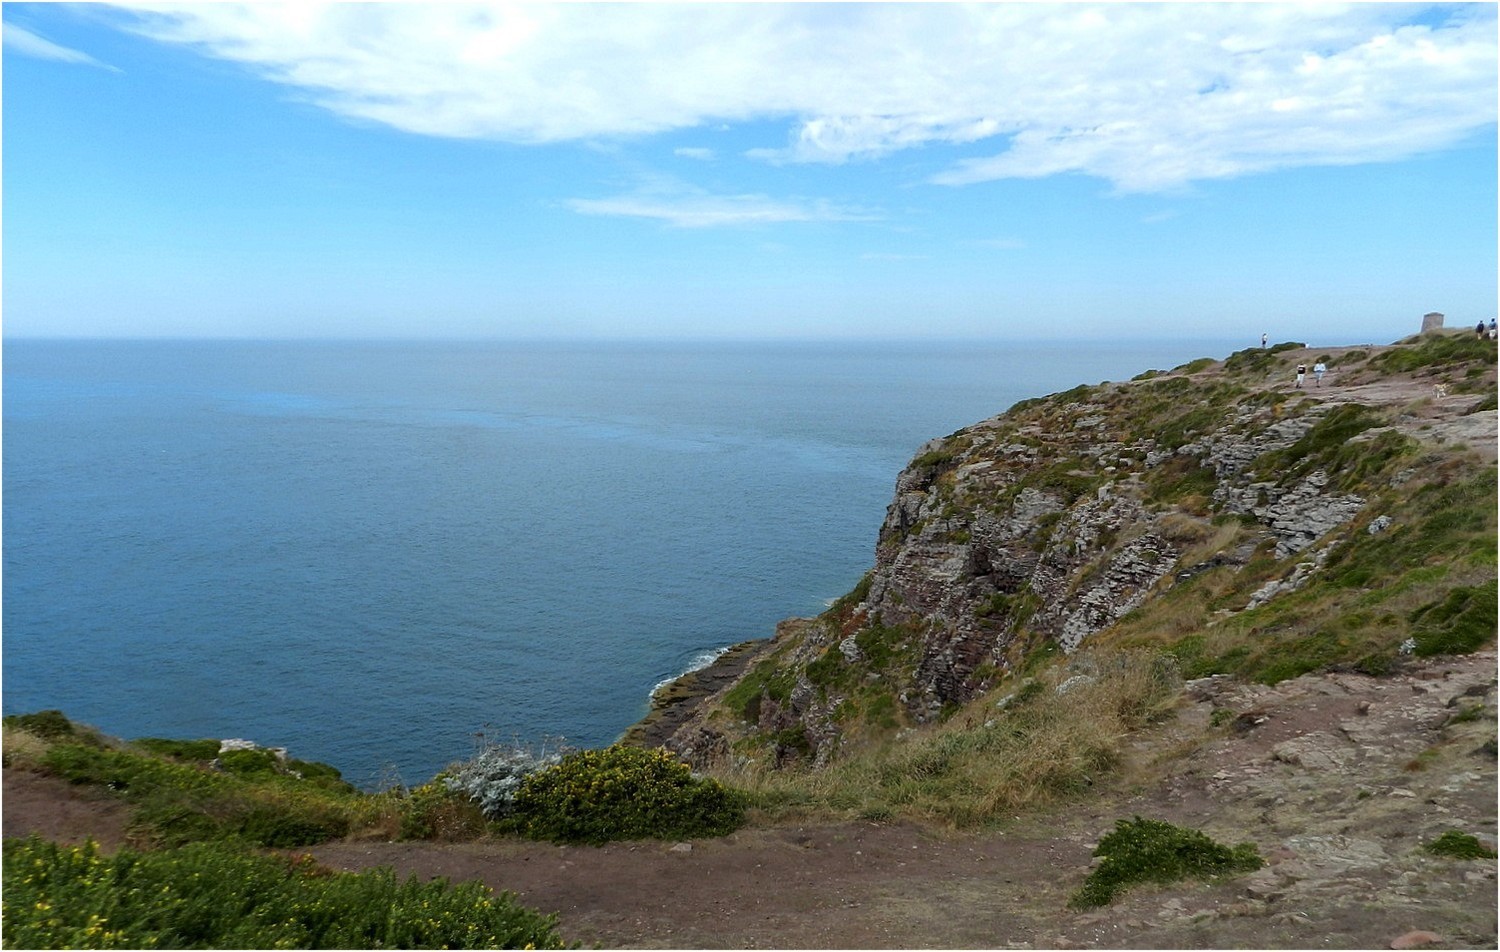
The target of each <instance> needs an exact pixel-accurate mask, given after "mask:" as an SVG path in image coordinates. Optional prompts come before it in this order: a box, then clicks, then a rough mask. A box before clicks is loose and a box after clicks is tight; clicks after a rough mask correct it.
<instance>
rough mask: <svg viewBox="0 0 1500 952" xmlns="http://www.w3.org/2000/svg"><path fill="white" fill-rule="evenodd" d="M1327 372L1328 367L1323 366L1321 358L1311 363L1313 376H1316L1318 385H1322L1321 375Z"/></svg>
mask: <svg viewBox="0 0 1500 952" xmlns="http://www.w3.org/2000/svg"><path fill="white" fill-rule="evenodd" d="M1327 372H1328V368H1327V367H1326V366H1324V364H1323V362H1322V361H1321V360H1320V361H1318V362H1317V363H1315V364H1313V376H1314V377H1315V378H1317V381H1318V386H1320V387H1321V386H1323V375H1324V374H1326V373H1327Z"/></svg>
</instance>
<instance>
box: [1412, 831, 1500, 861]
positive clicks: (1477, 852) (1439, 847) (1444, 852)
mask: <svg viewBox="0 0 1500 952" xmlns="http://www.w3.org/2000/svg"><path fill="white" fill-rule="evenodd" d="M1422 848H1423V849H1425V850H1426V851H1427V852H1429V853H1432V854H1433V855H1435V856H1447V857H1449V858H1451V859H1494V858H1495V851H1494V850H1492V849H1488V848H1487V847H1486V846H1485V845H1484V844H1483V843H1481V842H1479V838H1478V837H1476V836H1472V835H1470V834H1468V833H1460V832H1459V831H1457V830H1448V831H1447V832H1445V833H1443V835H1442V836H1439V837H1438V838H1437V839H1435V840H1433V841H1432V842H1431V843H1428V844H1426V845H1425V846H1423V847H1422Z"/></svg>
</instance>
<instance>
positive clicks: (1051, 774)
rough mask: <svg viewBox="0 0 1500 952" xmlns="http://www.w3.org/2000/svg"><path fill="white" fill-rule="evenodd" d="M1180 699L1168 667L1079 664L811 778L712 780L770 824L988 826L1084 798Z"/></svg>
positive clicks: (758, 767) (1140, 659) (1106, 658)
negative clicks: (802, 816) (811, 819)
mask: <svg viewBox="0 0 1500 952" xmlns="http://www.w3.org/2000/svg"><path fill="white" fill-rule="evenodd" d="M1082 672H1091V673H1082ZM1069 680H1071V681H1072V684H1071V685H1069V686H1068V687H1066V688H1064V685H1065V684H1067V683H1068V681H1069ZM1059 688H1063V690H1059ZM1179 688H1180V679H1179V678H1178V675H1177V669H1176V666H1175V664H1173V662H1172V660H1171V659H1170V658H1167V657H1164V656H1160V655H1156V656H1153V655H1150V654H1147V653H1130V654H1109V655H1101V656H1088V657H1082V658H1077V659H1075V660H1074V666H1073V670H1072V671H1069V669H1067V668H1062V667H1059V668H1052V669H1048V670H1047V671H1046V672H1045V674H1044V677H1043V678H1034V679H1030V680H1027V681H1024V682H1023V683H1021V684H1019V685H1008V686H1007V689H1003V690H1008V693H1002V691H1001V690H997V691H995V692H992V693H991V694H990V695H988V696H987V697H986V698H984V699H983V700H981V701H978V702H975V703H974V704H973V705H971V706H970V707H969V709H968V711H967V712H966V713H961V714H956V715H955V716H953V717H951V718H949V719H948V720H947V721H946V722H945V723H942V724H937V725H930V726H927V727H921V728H915V729H909V730H908V732H907V733H906V735H905V736H903V737H902V738H900V739H894V738H890V737H889V735H886V738H887V739H885V740H883V741H880V742H878V743H874V744H872V746H870V747H868V748H866V749H862V750H860V751H859V752H858V754H857V755H851V756H847V757H841V758H838V759H837V760H835V761H834V762H833V763H832V764H830V765H829V766H827V767H826V768H823V769H820V770H784V769H783V770H777V769H771V768H770V767H768V766H766V765H765V764H764V763H756V764H754V765H751V766H744V767H739V768H726V769H724V770H722V771H720V772H719V773H718V774H717V776H719V777H720V778H721V779H723V780H725V781H726V782H727V783H730V784H732V785H734V786H736V787H741V788H744V789H746V790H748V791H750V792H751V794H752V796H753V797H754V800H755V803H756V805H757V806H759V807H760V808H761V809H762V810H763V811H765V812H767V813H770V814H772V815H793V814H798V813H805V812H809V811H810V812H814V813H817V812H821V811H828V810H832V811H834V812H836V813H837V814H838V815H843V816H857V817H863V818H867V819H877V820H878V819H888V818H892V817H898V816H899V817H907V818H913V819H920V820H923V821H927V822H934V823H939V824H942V825H946V826H950V827H954V828H976V827H984V826H990V825H994V824H997V823H1002V822H1004V821H1005V820H1007V819H1010V818H1011V817H1013V816H1014V815H1015V813H1016V811H1017V810H1019V809H1026V808H1034V807H1039V806H1043V805H1048V804H1056V803H1058V802H1062V801H1066V800H1069V799H1076V798H1079V797H1081V796H1083V795H1085V794H1086V793H1087V792H1088V791H1089V789H1090V788H1092V787H1093V786H1094V784H1095V782H1096V780H1098V779H1102V778H1103V777H1104V776H1105V775H1106V774H1107V773H1108V771H1109V770H1110V769H1111V768H1112V767H1113V766H1114V765H1115V764H1116V763H1117V762H1118V760H1119V757H1120V750H1121V747H1120V745H1121V743H1122V741H1123V739H1124V738H1125V737H1126V735H1127V734H1128V733H1129V732H1130V731H1131V730H1133V729H1135V728H1139V727H1141V726H1143V725H1144V724H1147V723H1149V722H1150V721H1152V720H1154V719H1155V718H1157V717H1160V716H1163V715H1164V713H1165V712H1166V710H1167V709H1168V708H1170V706H1171V705H1172V704H1173V703H1175V699H1176V697H1177V693H1178V690H1179ZM1011 689H1013V690H1011Z"/></svg>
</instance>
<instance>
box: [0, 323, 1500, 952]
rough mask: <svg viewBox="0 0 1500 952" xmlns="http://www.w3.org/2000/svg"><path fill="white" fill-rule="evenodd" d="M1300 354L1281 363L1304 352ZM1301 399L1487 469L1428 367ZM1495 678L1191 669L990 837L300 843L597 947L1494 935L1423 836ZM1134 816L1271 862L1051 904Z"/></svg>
mask: <svg viewBox="0 0 1500 952" xmlns="http://www.w3.org/2000/svg"><path fill="white" fill-rule="evenodd" d="M1328 352H1330V351H1328V350H1326V349H1324V350H1320V351H1319V353H1328ZM1304 355H1305V356H1303V357H1299V356H1298V355H1297V354H1296V353H1293V354H1289V355H1287V357H1288V358H1289V359H1291V360H1292V361H1294V362H1295V361H1296V360H1298V359H1309V360H1310V358H1311V357H1313V356H1316V355H1315V354H1313V353H1312V352H1311V351H1307V352H1304ZM1288 385H1289V384H1288ZM1336 393H1337V394H1338V395H1337V396H1335V394H1336ZM1312 395H1314V396H1322V397H1324V398H1326V399H1346V398H1353V399H1357V400H1360V401H1362V402H1379V403H1388V404H1394V405H1399V406H1402V407H1408V408H1409V409H1410V413H1409V415H1408V419H1407V420H1406V421H1404V422H1403V424H1402V426H1403V428H1405V427H1408V426H1409V427H1410V432H1412V434H1413V435H1416V436H1419V438H1422V439H1427V440H1432V439H1436V438H1438V437H1439V436H1441V437H1442V438H1443V439H1448V438H1450V436H1449V435H1448V434H1449V433H1450V432H1451V433H1452V434H1454V435H1453V436H1452V437H1451V438H1454V439H1457V438H1459V437H1458V436H1457V434H1458V433H1460V432H1462V433H1463V437H1462V438H1463V439H1464V440H1465V441H1466V442H1470V443H1471V444H1474V445H1475V447H1476V449H1478V450H1479V451H1480V452H1481V454H1487V458H1489V459H1494V455H1495V414H1494V412H1493V411H1489V412H1487V413H1486V414H1474V415H1472V416H1482V417H1484V418H1485V419H1484V420H1481V421H1474V420H1466V419H1465V418H1464V417H1463V413H1464V410H1465V409H1466V408H1467V407H1469V406H1471V405H1472V404H1473V402H1474V401H1475V398H1474V397H1473V396H1472V395H1469V396H1446V395H1444V394H1442V393H1441V392H1439V391H1435V389H1434V385H1433V384H1432V382H1431V381H1429V380H1423V379H1408V380H1404V381H1394V382H1390V381H1388V382H1383V383H1380V384H1373V385H1369V388H1368V389H1366V390H1365V392H1357V388H1352V387H1351V388H1346V390H1345V391H1344V392H1339V391H1338V382H1337V375H1336V374H1335V375H1333V376H1332V377H1331V378H1330V379H1329V380H1325V382H1324V387H1323V388H1322V391H1318V390H1314V391H1313V392H1312ZM1495 682H1496V655H1495V653H1494V652H1493V651H1489V652H1484V653H1480V654H1476V655H1471V656H1467V657H1463V658H1453V659H1443V660H1439V661H1432V662H1422V663H1415V662H1414V663H1412V664H1411V665H1410V667H1409V668H1408V669H1407V670H1405V671H1403V672H1402V673H1400V674H1398V675H1395V676H1392V677H1386V678H1381V679H1374V678H1369V677H1365V676H1362V675H1355V674H1329V675H1309V676H1305V677H1302V678H1298V679H1295V680H1293V681H1287V682H1283V683H1282V684H1280V685H1277V686H1276V687H1274V688H1270V687H1263V686H1255V685H1242V684H1237V683H1235V682H1232V681H1229V680H1227V679H1205V680H1203V681H1200V682H1193V683H1191V684H1190V685H1189V692H1188V695H1187V697H1186V699H1185V700H1184V702H1183V705H1182V707H1181V708H1180V709H1179V711H1178V712H1177V715H1176V716H1175V717H1174V718H1172V719H1171V720H1170V721H1168V722H1166V723H1164V724H1163V725H1161V726H1160V727H1158V728H1157V729H1155V730H1153V731H1151V732H1149V733H1147V734H1145V735H1143V736H1141V737H1140V738H1138V739H1136V740H1135V741H1133V746H1132V747H1131V749H1130V750H1129V752H1128V757H1127V760H1128V762H1127V764H1126V765H1125V767H1124V769H1123V770H1122V771H1121V774H1120V776H1121V779H1120V780H1119V781H1118V782H1117V783H1115V784H1114V785H1113V786H1112V787H1111V788H1109V789H1101V790H1099V791H1098V792H1097V793H1096V794H1095V795H1094V796H1093V797H1092V798H1090V799H1088V800H1085V801H1082V802H1077V803H1073V804H1068V805H1066V806H1063V807H1059V808H1058V809H1057V810H1055V811H1053V812H1052V813H1051V814H1049V815H1043V816H1037V815H1029V816H1026V817H1018V818H1017V819H1016V820H1015V821H1013V822H1012V823H1011V824H1009V825H1007V826H1006V827H1005V828H1003V829H999V830H988V831H984V832H968V833H958V832H951V831H942V830H930V829H924V828H921V827H919V826H915V825H911V824H905V823H885V824H876V823H870V822H860V821H848V822H830V823H819V824H805V825H795V824H793V825H787V824H785V823H779V824H778V823H771V822H768V821H765V820H764V819H760V820H755V821H753V822H752V823H751V824H750V825H749V826H748V827H746V828H745V829H743V830H741V831H739V832H737V833H735V834H733V835H731V836H728V837H725V838H723V839H719V840H709V841H696V842H692V843H679V844H674V843H667V842H654V841H653V842H638V843H619V844H612V845H609V846H605V847H599V848H595V847H561V846H554V845H547V844H538V843H530V842H522V841H516V840H481V841H477V842H471V843H455V844H444V843H432V842H407V843H387V842H371V841H348V842H340V843H332V844H326V845H324V846H321V847H318V848H316V849H315V850H313V853H314V855H316V856H317V857H318V859H319V860H321V861H322V862H324V863H326V864H328V865H329V866H331V867H334V868H340V869H350V870H353V869H364V868H369V867H372V866H392V867H394V868H395V869H396V870H397V871H398V872H399V873H401V874H403V875H404V874H415V875H419V876H423V877H429V876H443V877H447V878H448V879H450V880H453V881H460V880H469V879H478V880H482V881H483V882H485V883H487V884H488V885H490V886H491V887H493V888H495V889H497V890H504V891H509V892H513V893H515V894H517V896H518V897H519V899H520V901H521V902H523V903H524V904H525V905H527V906H529V907H532V908H535V909H538V910H540V911H543V912H547V913H555V914H556V915H557V916H558V920H559V928H560V930H561V932H562V933H563V935H564V936H565V937H566V938H568V939H569V940H571V941H575V942H580V943H583V944H584V945H586V946H602V947H607V948H778V949H789V948H863V949H876V948H1304V949H1307V948H1356V949H1373V948H1392V947H1397V948H1405V947H1414V946H1425V947H1430V948H1490V949H1492V948H1495V947H1496V946H1497V931H1496V918H1497V917H1496V861H1495V860H1493V859H1482V860H1455V859H1447V858H1442V857H1438V856H1434V855H1431V854H1430V853H1428V852H1427V851H1425V850H1423V849H1422V846H1423V845H1424V844H1426V843H1429V842H1431V841H1432V840H1433V839H1435V838H1436V837H1437V836H1438V835H1439V834H1441V833H1442V832H1444V831H1446V830H1450V829H1455V830H1460V831H1462V832H1466V833H1470V834H1475V835H1478V836H1479V837H1480V838H1481V840H1483V841H1484V842H1485V843H1487V844H1488V845H1489V846H1490V847H1491V848H1493V847H1494V846H1495V837H1496V832H1497V830H1496V813H1497V809H1496V803H1497V800H1496V796H1497V785H1496V706H1495V702H1496V690H1495ZM1216 711H1224V712H1227V713H1226V714H1218V715H1216V714H1215V712H1216ZM1231 717H1232V718H1233V720H1230V718H1231ZM1216 722H1217V726H1216ZM3 811H4V832H5V835H7V836H16V835H25V834H26V833H28V832H31V831H37V832H40V833H42V834H43V835H45V836H48V837H50V838H54V839H61V840H73V841H76V840H81V839H82V838H84V837H87V836H93V837H95V838H97V839H99V840H101V841H102V842H103V843H104V844H105V845H106V846H110V845H117V844H119V843H120V842H123V836H124V828H125V821H126V815H125V813H124V811H123V810H122V809H121V807H120V806H119V805H118V804H116V803H113V802H111V801H109V800H107V799H104V798H101V797H99V796H97V795H93V794H87V793H84V792H80V791H78V790H75V789H73V788H70V787H68V786H67V785H66V784H62V783H60V782H58V781H55V780H52V779H50V778H46V777H40V776H37V775H34V774H28V773H24V772H18V771H13V770H8V771H5V774H4V802H3ZM1136 815H1139V816H1143V817H1150V818H1153V819H1162V820H1168V821H1171V822H1174V823H1178V824H1182V825H1186V826H1191V827H1194V828H1197V829H1202V830H1204V831H1205V832H1207V833H1209V834H1210V835H1211V836H1213V837H1215V838H1216V839H1219V840H1221V841H1223V842H1227V843H1236V842H1242V841H1250V842H1253V843H1254V844H1255V845H1256V846H1257V848H1258V849H1259V851H1260V853H1261V855H1262V856H1263V857H1265V858H1266V861H1267V865H1266V867H1265V868H1263V869H1262V870H1260V871H1259V872H1255V873H1250V874H1245V875H1241V876H1237V877H1234V878H1231V879H1228V880H1225V881H1222V882H1218V883H1183V884H1178V885H1174V886H1170V887H1158V886H1149V887H1139V888H1137V889H1134V890H1132V891H1130V892H1128V893H1126V894H1125V895H1124V896H1123V897H1122V898H1120V899H1119V900H1117V901H1116V902H1115V903H1114V904H1112V905H1110V906H1108V907H1105V908H1103V909H1100V910H1094V911H1079V910H1073V909H1070V908H1069V907H1068V905H1067V903H1068V899H1069V897H1070V895H1071V894H1072V893H1073V891H1074V890H1076V889H1077V888H1078V887H1079V886H1080V885H1081V884H1082V882H1083V881H1084V878H1085V877H1086V876H1087V874H1088V870H1089V866H1090V862H1091V853H1092V849H1093V847H1094V845H1095V844H1097V842H1098V840H1099V838H1100V837H1101V836H1103V835H1104V834H1105V833H1107V832H1109V831H1110V830H1111V829H1112V828H1113V826H1114V823H1115V822H1116V821H1117V820H1120V819H1128V818H1130V817H1132V816H1136Z"/></svg>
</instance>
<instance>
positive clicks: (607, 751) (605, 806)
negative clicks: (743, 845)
mask: <svg viewBox="0 0 1500 952" xmlns="http://www.w3.org/2000/svg"><path fill="white" fill-rule="evenodd" d="M744 810H745V800H744V797H743V796H742V795H741V794H739V793H738V792H736V791H733V790H730V789H728V788H727V787H725V786H723V785H722V784H720V783H718V782H717V781H715V780H707V779H700V778H697V777H694V776H693V774H692V771H691V770H690V769H689V768H688V766H687V764H684V763H682V762H681V761H679V760H677V759H676V758H675V757H673V756H672V755H671V754H670V753H668V752H667V751H665V750H662V749H660V748H658V749H656V750H642V749H640V748H638V747H625V746H622V745H619V744H616V745H614V746H613V747H606V748H604V749H602V750H581V751H577V752H575V753H573V754H569V755H568V756H567V757H564V758H563V760H562V762H561V763H559V764H557V765H556V766H554V767H549V768H548V769H546V770H542V771H538V772H537V773H534V774H530V775H529V776H527V777H526V779H525V780H524V781H522V782H521V786H520V789H518V790H517V791H516V796H515V813H514V818H513V820H512V822H513V823H514V824H515V826H516V828H517V829H518V831H519V832H521V833H522V834H524V835H526V836H530V837H533V838H535V839H543V840H554V841H558V842H580V843H607V842H609V841H611V840H630V839H647V838H656V839H677V838H687V837H703V836H723V835H724V834H726V833H730V832H732V831H733V830H735V829H736V828H737V827H739V825H740V824H741V823H742V822H743V821H744Z"/></svg>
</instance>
